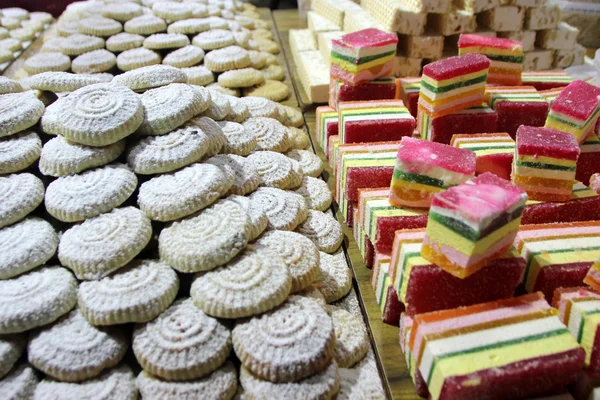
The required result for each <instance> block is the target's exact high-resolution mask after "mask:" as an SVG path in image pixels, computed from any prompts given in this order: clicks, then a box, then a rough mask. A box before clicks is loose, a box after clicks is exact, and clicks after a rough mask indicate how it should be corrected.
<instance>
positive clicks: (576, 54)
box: [553, 44, 585, 68]
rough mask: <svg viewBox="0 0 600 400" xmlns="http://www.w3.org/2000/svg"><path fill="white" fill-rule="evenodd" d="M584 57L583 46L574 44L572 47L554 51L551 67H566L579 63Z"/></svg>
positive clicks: (581, 62)
mask: <svg viewBox="0 0 600 400" xmlns="http://www.w3.org/2000/svg"><path fill="white" fill-rule="evenodd" d="M584 59H585V47H583V46H581V45H579V44H576V45H575V47H574V48H573V49H569V50H557V51H556V53H554V65H553V68H567V67H570V66H572V65H581V64H583V62H584Z"/></svg>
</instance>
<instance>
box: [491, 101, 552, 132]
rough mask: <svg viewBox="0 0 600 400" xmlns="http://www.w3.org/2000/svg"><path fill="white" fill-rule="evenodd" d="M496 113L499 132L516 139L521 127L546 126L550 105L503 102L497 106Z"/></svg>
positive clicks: (544, 103)
mask: <svg viewBox="0 0 600 400" xmlns="http://www.w3.org/2000/svg"><path fill="white" fill-rule="evenodd" d="M496 112H497V113H498V131H497V132H506V133H508V134H509V135H510V136H511V137H512V138H513V139H514V138H515V136H516V134H517V129H518V128H519V126H521V125H527V126H538V127H539V126H544V124H545V123H546V117H547V116H548V103H546V102H543V103H542V102H534V101H532V102H512V101H501V102H500V103H497V104H496ZM486 132H489V131H486Z"/></svg>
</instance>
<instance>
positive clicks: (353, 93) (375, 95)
mask: <svg viewBox="0 0 600 400" xmlns="http://www.w3.org/2000/svg"><path fill="white" fill-rule="evenodd" d="M396 89H397V88H396V79H395V78H393V77H390V78H379V79H374V80H372V81H370V82H367V83H361V84H360V85H349V84H347V83H344V82H342V81H340V80H337V79H332V80H331V82H330V83H329V106H331V107H333V108H335V109H336V110H337V108H338V104H339V103H340V102H342V101H368V100H391V99H394V98H395V97H396Z"/></svg>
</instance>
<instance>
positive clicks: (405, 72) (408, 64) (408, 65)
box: [394, 56, 423, 78]
mask: <svg viewBox="0 0 600 400" xmlns="http://www.w3.org/2000/svg"><path fill="white" fill-rule="evenodd" d="M421 65H423V59H422V58H411V57H404V56H396V57H394V76H395V77H397V78H404V77H407V76H420V75H421Z"/></svg>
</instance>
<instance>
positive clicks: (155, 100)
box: [138, 83, 208, 135]
mask: <svg viewBox="0 0 600 400" xmlns="http://www.w3.org/2000/svg"><path fill="white" fill-rule="evenodd" d="M141 99H142V104H143V109H144V121H143V122H142V124H141V126H140V128H139V131H138V132H139V133H140V134H143V135H163V134H165V133H167V132H170V131H172V130H173V129H175V128H178V127H179V126H181V125H183V124H184V123H185V122H186V121H188V120H189V119H191V118H192V117H194V116H195V115H197V114H199V113H201V112H202V111H203V110H205V109H206V107H207V106H208V103H207V101H206V99H205V98H203V97H202V95H201V94H200V93H198V92H197V91H196V90H194V88H192V87H191V86H189V85H186V84H183V83H172V84H170V85H167V86H162V87H159V88H156V89H151V90H148V91H146V92H144V94H142V96H141Z"/></svg>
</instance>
